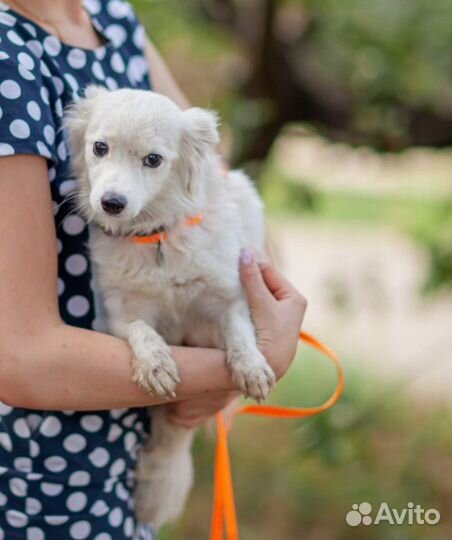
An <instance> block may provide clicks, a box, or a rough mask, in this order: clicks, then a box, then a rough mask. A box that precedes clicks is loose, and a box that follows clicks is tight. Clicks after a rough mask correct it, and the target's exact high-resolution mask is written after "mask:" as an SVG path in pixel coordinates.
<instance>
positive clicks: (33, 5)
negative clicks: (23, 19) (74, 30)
mask: <svg viewBox="0 0 452 540" xmlns="http://www.w3.org/2000/svg"><path fill="white" fill-rule="evenodd" d="M8 3H10V5H11V7H13V8H14V9H16V8H17V9H19V10H20V11H22V12H25V10H26V11H27V14H28V15H32V14H33V15H35V17H36V18H39V19H41V20H47V21H49V22H52V23H56V24H58V23H59V22H60V23H61V22H68V21H70V22H71V23H73V24H82V23H83V21H84V20H85V17H86V15H85V11H84V9H83V2H82V0H31V1H30V0H10V1H9V2H8Z"/></svg>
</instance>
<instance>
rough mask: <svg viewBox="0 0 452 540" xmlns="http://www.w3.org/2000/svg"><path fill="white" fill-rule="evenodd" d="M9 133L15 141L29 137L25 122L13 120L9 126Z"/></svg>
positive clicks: (27, 126) (28, 129)
mask: <svg viewBox="0 0 452 540" xmlns="http://www.w3.org/2000/svg"><path fill="white" fill-rule="evenodd" d="M9 131H10V133H11V135H13V136H14V137H16V138H17V139H26V138H27V137H29V136H30V127H29V125H28V124H27V122H25V120H20V119H17V120H13V121H12V122H11V124H10V125H9Z"/></svg>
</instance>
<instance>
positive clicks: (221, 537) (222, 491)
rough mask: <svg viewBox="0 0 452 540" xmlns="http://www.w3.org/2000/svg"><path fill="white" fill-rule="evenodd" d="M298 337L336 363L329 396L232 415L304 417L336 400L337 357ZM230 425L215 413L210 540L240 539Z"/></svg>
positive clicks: (339, 368)
mask: <svg viewBox="0 0 452 540" xmlns="http://www.w3.org/2000/svg"><path fill="white" fill-rule="evenodd" d="M300 340H302V341H304V342H305V343H307V344H308V345H310V346H311V347H313V348H314V349H317V350H318V351H320V352H321V353H322V354H324V355H325V356H327V357H328V358H329V359H330V360H332V361H333V363H334V364H335V366H336V369H337V373H338V377H339V378H338V382H337V386H336V389H335V390H334V392H333V394H332V395H331V397H330V398H329V399H327V400H326V401H325V403H323V404H322V405H320V406H318V407H307V408H298V407H278V406H274V405H245V406H244V407H241V408H240V409H237V411H235V413H234V416H235V415H237V414H252V415H257V416H271V417H274V418H306V417H308V416H314V415H316V414H319V413H321V412H323V411H326V410H327V409H329V408H330V407H332V406H333V405H334V404H335V403H336V402H337V400H338V399H339V398H340V396H341V394H342V391H343V389H344V372H343V369H342V366H341V363H340V361H339V358H338V357H337V355H336V353H335V352H334V351H333V350H331V349H330V348H329V347H328V346H327V345H324V344H323V343H321V342H320V341H318V340H317V339H316V338H315V337H313V336H311V335H309V334H307V333H306V332H300ZM231 424H232V420H231ZM230 428H231V425H229V426H226V423H225V420H224V417H223V414H222V413H219V414H217V445H216V451H215V472H214V495H213V511H212V523H211V528H210V540H239V530H238V524H237V513H236V509H235V500H234V489H233V485H232V476H231V464H230V460H229V449H228V432H229V431H230Z"/></svg>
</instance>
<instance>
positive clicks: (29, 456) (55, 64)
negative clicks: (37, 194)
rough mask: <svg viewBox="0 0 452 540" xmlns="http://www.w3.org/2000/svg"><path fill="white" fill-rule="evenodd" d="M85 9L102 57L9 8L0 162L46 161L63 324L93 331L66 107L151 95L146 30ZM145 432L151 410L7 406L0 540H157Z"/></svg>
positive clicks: (1, 418)
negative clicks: (144, 468) (147, 520)
mask: <svg viewBox="0 0 452 540" xmlns="http://www.w3.org/2000/svg"><path fill="white" fill-rule="evenodd" d="M85 7H86V9H87V11H88V13H89V14H90V16H91V19H92V23H93V26H94V27H95V29H96V30H97V32H98V33H99V35H100V36H103V38H104V40H105V44H104V45H103V46H100V47H98V48H97V49H95V50H85V49H81V48H78V47H73V46H68V45H66V44H65V43H62V42H61V41H60V40H59V39H57V38H56V37H55V36H52V35H50V34H48V33H47V32H46V31H45V30H43V29H42V28H41V27H40V26H38V25H36V24H35V23H33V22H32V21H31V20H29V19H27V18H26V17H23V16H22V15H20V14H18V13H16V12H15V11H13V10H11V9H9V8H8V7H7V6H6V5H5V4H3V3H0V156H7V155H13V154H35V155H40V156H43V157H44V158H46V159H47V163H48V175H49V182H50V186H51V193H52V199H53V205H54V215H55V225H56V231H57V232H56V235H57V238H56V241H57V248H58V295H59V306H60V312H61V316H62V318H63V320H64V321H66V322H67V323H68V324H71V325H74V326H78V327H83V328H94V329H96V328H100V321H99V317H98V311H99V306H98V305H97V304H96V300H95V294H94V293H95V291H94V290H93V288H94V287H95V286H94V285H93V279H92V278H93V276H92V271H91V265H90V261H89V258H88V254H87V252H86V242H87V239H88V235H89V229H88V227H87V225H86V223H85V222H84V221H83V219H82V218H81V217H80V216H78V215H76V213H75V211H74V208H73V206H72V203H71V192H72V190H73V188H74V180H73V179H71V178H70V172H69V163H70V155H69V151H68V147H67V144H66V141H65V134H64V132H63V130H62V129H61V128H62V118H63V114H64V108H65V107H66V106H67V105H68V104H69V103H71V102H72V101H73V100H74V99H77V98H78V97H80V96H81V95H82V94H83V91H84V88H85V87H86V85H88V84H90V83H96V84H99V85H104V86H106V87H108V88H110V89H115V88H118V87H133V88H142V89H150V88H151V86H150V80H149V73H148V68H147V64H146V60H145V57H144V51H143V47H144V32H143V28H142V26H141V25H140V24H139V23H138V21H137V19H136V16H135V14H134V12H133V10H132V8H131V7H130V5H129V4H128V3H126V2H123V1H122V0H86V2H85ZM0 189H1V182H0ZM36 249H39V246H36ZM36 286H39V284H38V283H37V284H36ZM148 425H149V419H148V414H147V410H146V409H145V408H140V409H132V410H128V409H124V410H112V411H101V412H98V411H97V412H83V413H81V412H74V411H61V412H47V411H30V410H24V409H17V408H16V409H13V408H11V407H9V406H7V405H6V404H2V403H0V540H3V539H7V540H43V539H45V540H70V539H75V540H86V539H88V540H91V539H92V540H123V539H126V538H132V537H133V538H136V539H140V540H144V539H151V538H152V531H151V527H150V526H147V525H138V524H137V523H136V521H135V517H134V510H133V498H132V490H133V485H134V468H135V464H136V459H137V452H138V451H139V449H140V446H141V444H142V442H143V439H144V438H145V437H146V436H147V434H148Z"/></svg>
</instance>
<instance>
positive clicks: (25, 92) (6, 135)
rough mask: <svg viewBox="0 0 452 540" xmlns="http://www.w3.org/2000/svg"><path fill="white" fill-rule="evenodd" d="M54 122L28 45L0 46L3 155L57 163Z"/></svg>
mask: <svg viewBox="0 0 452 540" xmlns="http://www.w3.org/2000/svg"><path fill="white" fill-rule="evenodd" d="M55 129H56V128H55V120H54V117H53V114H52V109H51V105H50V97H49V91H48V88H47V87H46V85H45V84H44V82H43V77H42V74H41V70H40V60H39V59H38V58H36V57H34V56H33V55H32V54H31V52H30V51H28V49H27V48H26V47H25V46H22V47H20V46H18V45H16V44H11V46H10V47H9V46H8V44H7V40H6V39H2V42H1V43H0V156H10V155H14V154H34V155H38V156H43V157H45V158H46V159H47V160H50V161H52V162H54V163H56V162H57V161H58V158H57V153H56V149H55Z"/></svg>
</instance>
